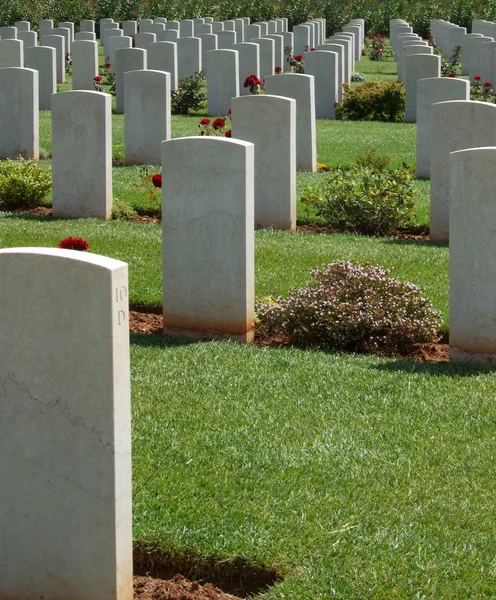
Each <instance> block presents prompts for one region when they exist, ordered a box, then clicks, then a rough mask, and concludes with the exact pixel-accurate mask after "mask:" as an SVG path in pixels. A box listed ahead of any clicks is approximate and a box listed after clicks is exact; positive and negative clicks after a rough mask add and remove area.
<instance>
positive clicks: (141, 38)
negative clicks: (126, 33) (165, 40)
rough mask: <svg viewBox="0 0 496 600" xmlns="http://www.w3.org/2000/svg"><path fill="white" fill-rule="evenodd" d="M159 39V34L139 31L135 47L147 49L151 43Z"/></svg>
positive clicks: (135, 38) (135, 39)
mask: <svg viewBox="0 0 496 600" xmlns="http://www.w3.org/2000/svg"><path fill="white" fill-rule="evenodd" d="M156 41H157V36H156V35H155V34H154V33H151V32H144V33H137V34H136V35H135V37H134V46H135V48H138V49H142V50H147V49H148V46H149V45H150V44H153V42H156Z"/></svg>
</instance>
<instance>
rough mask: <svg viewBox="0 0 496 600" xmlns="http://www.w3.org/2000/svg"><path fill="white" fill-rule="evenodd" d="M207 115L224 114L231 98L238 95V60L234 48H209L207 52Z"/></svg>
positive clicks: (229, 105) (229, 106) (228, 107)
mask: <svg viewBox="0 0 496 600" xmlns="http://www.w3.org/2000/svg"><path fill="white" fill-rule="evenodd" d="M207 72H208V81H207V85H208V88H207V89H208V94H207V112H208V114H209V115H226V114H227V111H228V110H229V109H230V108H231V98H235V97H236V96H239V61H238V52H237V51H236V50H210V52H207Z"/></svg>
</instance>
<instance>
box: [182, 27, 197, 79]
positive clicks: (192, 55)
mask: <svg viewBox="0 0 496 600" xmlns="http://www.w3.org/2000/svg"><path fill="white" fill-rule="evenodd" d="M201 51H202V49H201V40H200V39H199V38H197V37H185V38H179V39H178V40H177V69H178V76H179V77H189V76H190V75H194V74H195V73H199V72H200V71H201V70H202V60H201Z"/></svg>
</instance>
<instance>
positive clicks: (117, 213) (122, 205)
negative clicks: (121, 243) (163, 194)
mask: <svg viewBox="0 0 496 600" xmlns="http://www.w3.org/2000/svg"><path fill="white" fill-rule="evenodd" d="M137 216H138V213H137V212H136V211H135V210H134V208H133V207H132V206H131V205H130V204H129V203H128V202H126V201H125V200H119V198H114V202H113V203H112V214H111V217H112V219H114V220H116V221H130V220H131V219H134V218H135V217H137Z"/></svg>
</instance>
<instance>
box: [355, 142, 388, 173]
mask: <svg viewBox="0 0 496 600" xmlns="http://www.w3.org/2000/svg"><path fill="white" fill-rule="evenodd" d="M355 162H356V164H357V165H358V166H359V167H365V168H370V169H376V170H377V171H383V170H384V169H385V168H386V167H387V166H388V165H389V163H390V162H391V157H390V156H389V155H387V154H384V155H382V154H377V153H376V149H375V148H367V149H366V150H365V151H364V152H362V154H357V155H356V156H355Z"/></svg>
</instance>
